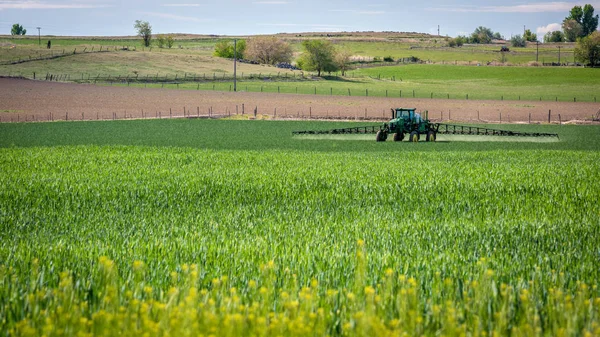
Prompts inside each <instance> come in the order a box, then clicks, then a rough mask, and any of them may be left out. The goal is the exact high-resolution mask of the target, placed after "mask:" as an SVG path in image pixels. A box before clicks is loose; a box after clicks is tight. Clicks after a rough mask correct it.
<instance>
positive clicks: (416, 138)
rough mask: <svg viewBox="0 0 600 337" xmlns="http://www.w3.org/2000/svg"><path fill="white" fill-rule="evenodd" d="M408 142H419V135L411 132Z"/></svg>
mask: <svg viewBox="0 0 600 337" xmlns="http://www.w3.org/2000/svg"><path fill="white" fill-rule="evenodd" d="M409 140H410V141H411V142H413V143H417V142H418V141H419V133H418V132H417V131H413V132H411V133H410V138H409Z"/></svg>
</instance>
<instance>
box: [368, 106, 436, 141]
mask: <svg viewBox="0 0 600 337" xmlns="http://www.w3.org/2000/svg"><path fill="white" fill-rule="evenodd" d="M436 126H437V124H435V123H431V122H430V121H429V118H428V112H427V111H425V118H423V117H422V116H421V114H420V113H418V112H416V109H414V108H411V109H406V108H397V109H392V120H390V121H389V122H388V123H385V124H383V127H381V129H380V130H379V131H377V136H376V140H377V141H378V142H385V141H386V140H387V137H388V135H389V134H391V133H393V134H394V141H395V142H401V141H402V140H404V137H405V136H406V135H408V141H410V142H418V141H419V140H420V138H421V135H425V139H426V140H427V141H428V142H435V139H436V134H437V127H436Z"/></svg>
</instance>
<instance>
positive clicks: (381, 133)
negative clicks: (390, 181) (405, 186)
mask: <svg viewBox="0 0 600 337" xmlns="http://www.w3.org/2000/svg"><path fill="white" fill-rule="evenodd" d="M428 115H429V113H428V112H427V111H425V118H423V117H422V116H421V114H420V113H417V112H416V109H414V108H410V109H406V108H396V109H392V119H391V120H390V121H389V122H387V123H384V124H383V125H380V126H376V125H369V126H354V127H350V128H342V129H332V130H307V131H293V132H292V134H293V135H348V134H376V138H375V139H376V140H377V141H378V142H385V141H386V140H387V138H388V135H389V134H392V133H393V134H394V141H396V142H401V141H402V140H404V137H405V136H406V135H408V140H409V141H410V142H414V143H416V142H418V141H419V140H420V139H421V135H425V140H427V141H428V142H435V140H436V138H437V135H438V134H442V135H472V136H513V137H514V136H516V137H556V138H558V134H556V133H540V132H516V131H511V130H498V129H489V128H483V127H479V126H469V125H455V124H445V123H432V122H431V121H429V116H428ZM598 115H599V116H600V111H599V112H598Z"/></svg>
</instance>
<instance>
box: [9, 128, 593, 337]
mask: <svg viewBox="0 0 600 337" xmlns="http://www.w3.org/2000/svg"><path fill="white" fill-rule="evenodd" d="M158 122H160V121H158ZM166 122H169V121H166ZM141 123H150V124H153V123H156V122H151V121H145V122H141ZM161 123H162V124H163V126H164V125H167V124H165V121H162V122H161ZM188 123H189V122H188ZM230 123H234V124H233V125H236V124H237V125H238V126H240V127H241V128H242V129H244V128H245V129H246V131H245V132H242V135H244V137H245V139H244V142H245V143H246V144H247V148H246V149H243V150H242V149H240V150H227V149H228V146H227V143H228V140H227V139H223V140H221V142H217V143H213V147H214V148H213V149H192V148H189V147H173V146H172V145H176V146H177V144H178V143H177V142H175V143H174V142H172V141H171V142H169V141H163V143H164V145H165V146H158V147H157V146H151V147H148V146H131V145H129V146H119V145H113V146H97V145H77V144H79V143H77V142H73V145H74V146H58V147H54V146H50V147H31V148H18V147H17V148H3V149H0V153H1V156H0V158H2V161H1V163H0V167H1V168H2V170H1V172H3V173H2V174H1V175H0V182H1V183H2V186H4V188H3V189H2V191H1V192H0V199H1V200H2V202H1V203H0V205H2V206H0V215H1V217H0V223H2V226H3V230H2V232H1V234H0V238H1V239H2V240H0V241H1V242H2V245H1V246H0V256H1V257H2V258H1V260H2V261H5V263H3V264H2V265H3V267H2V268H0V271H1V273H0V282H2V284H4V285H7V284H9V283H10V284H11V285H12V286H11V287H6V286H3V287H2V289H3V291H2V293H1V294H0V296H2V298H4V299H8V298H12V299H13V300H11V301H8V300H3V301H2V303H4V305H2V306H1V307H0V313H2V315H3V317H6V318H7V325H5V329H7V330H5V332H6V331H9V332H13V333H17V334H18V333H26V332H31V333H42V332H44V331H55V332H56V333H59V332H60V331H67V330H69V331H81V332H87V333H95V334H98V333H100V332H102V331H106V329H107V327H108V326H112V328H111V331H115V330H114V329H117V330H118V331H122V332H124V333H126V332H136V333H143V332H149V333H152V332H155V333H157V332H160V333H163V334H169V335H170V334H173V335H175V334H177V333H181V331H187V332H189V333H210V332H211V331H212V332H217V331H219V333H220V334H223V335H236V334H240V333H242V334H246V333H253V332H254V333H256V334H259V335H267V334H271V333H275V331H279V332H280V333H285V334H294V333H296V334H298V335H305V334H307V333H318V334H326V335H327V334H333V335H369V334H384V333H394V332H395V333H401V332H407V333H410V334H414V333H419V334H424V335H431V336H433V335H435V334H436V333H438V332H439V331H444V332H446V333H447V334H449V335H453V334H459V333H460V332H464V333H474V334H478V335H481V334H482V333H483V332H485V333H487V334H491V333H492V332H494V331H495V332H496V333H500V334H505V333H507V332H508V331H509V330H510V331H512V332H513V333H518V332H520V333H522V334H525V335H526V334H528V333H529V332H530V331H534V330H535V329H542V331H546V333H545V334H546V335H553V334H556V333H558V332H559V331H563V329H565V330H564V331H571V333H578V332H589V333H597V332H598V330H597V329H598V317H599V316H598V310H599V308H600V307H599V305H600V302H599V301H600V300H599V299H598V297H599V295H600V294H599V292H598V289H597V282H598V281H597V280H598V276H599V275H598V271H599V270H600V269H599V268H598V260H597V256H596V243H597V242H598V241H599V240H600V237H598V235H599V233H600V221H599V220H598V219H599V217H598V216H597V209H596V204H597V202H596V201H597V200H598V197H600V194H599V193H600V192H599V191H600V185H599V184H600V183H599V181H600V180H599V179H598V172H599V169H600V166H599V164H598V163H600V158H599V154H598V152H597V151H589V150H588V151H571V150H559V151H556V150H553V151H545V150H536V149H535V148H529V147H528V146H541V145H542V144H537V145H536V144H521V145H519V146H518V147H514V148H515V150H496V151H495V150H490V148H489V147H487V148H488V150H484V151H476V152H469V151H468V149H470V148H473V147H475V146H477V145H476V144H465V143H460V142H458V143H453V144H408V143H406V144H401V145H403V146H404V148H405V149H409V151H408V152H405V151H398V150H397V149H395V148H392V145H398V144H393V143H390V144H384V145H386V147H384V148H381V147H380V149H379V150H378V151H375V152H372V151H369V150H367V149H369V148H370V147H372V146H373V145H378V144H374V143H365V142H360V141H359V142H339V141H332V142H330V144H327V145H322V148H321V149H322V151H319V152H315V151H314V150H308V149H307V148H304V149H302V148H301V147H300V146H301V145H299V144H304V143H305V142H297V141H295V140H293V139H290V140H288V142H290V144H294V145H291V146H293V147H296V148H297V149H298V150H293V149H292V148H290V149H288V150H283V149H271V150H268V149H262V145H261V141H259V139H261V138H269V140H270V141H272V142H276V141H277V139H275V138H274V137H279V134H278V133H273V132H270V131H272V130H275V129H276V128H277V127H278V126H276V125H273V123H271V124H264V123H253V122H249V121H246V122H242V121H240V122H230ZM63 124H64V127H65V128H67V129H69V130H70V133H75V134H77V133H81V134H82V135H83V134H85V133H87V131H86V130H87V128H85V127H84V128H83V129H81V127H83V126H85V124H86V123H63ZM105 124H108V126H109V127H110V128H112V127H114V126H111V125H110V124H113V125H115V124H114V123H110V122H105ZM125 124H127V123H125ZM202 124H203V125H206V126H207V128H212V129H214V133H215V134H219V133H221V134H222V132H223V131H224V130H225V129H224V128H227V122H226V121H222V122H221V123H215V122H214V121H204V122H203V123H202ZM292 124H293V123H292ZM300 124H302V123H300ZM316 124H319V123H316ZM320 124H323V123H320ZM325 124H327V123H325ZM45 125H51V124H45ZM133 125H136V124H130V125H129V126H128V127H130V128H131V127H132V126H133ZM137 125H138V126H139V124H137ZM178 125H179V126H182V125H183V124H178ZM41 126H42V127H44V125H41ZM125 126H127V125H125ZM4 127H7V126H6V125H5V126H4ZM14 127H19V126H17V125H13V126H11V128H14ZM20 127H25V128H33V127H36V125H35V124H25V125H22V126H20ZM37 127H39V125H38V126H37ZM90 127H95V126H93V125H91V126H90ZM301 127H306V125H304V126H301ZM286 128H291V126H287V127H286ZM178 129H179V128H178ZM178 129H171V131H168V132H170V133H171V135H172V136H173V132H174V130H178ZM179 130H181V131H179V132H180V133H179V136H180V137H186V135H188V133H187V132H182V131H183V130H184V129H179ZM573 130H577V129H576V127H574V129H573ZM573 130H571V131H572V132H574V133H575V132H577V131H573ZM17 131H18V132H19V133H26V131H25V130H23V129H21V130H20V131H19V130H18V129H17ZM596 131H597V128H590V129H589V130H588V132H591V133H588V137H586V136H585V135H583V136H582V138H588V139H591V140H592V141H593V142H595V144H597V139H596V138H597V137H596V138H594V137H593V136H592V137H591V138H590V137H589V136H591V135H592V134H593V133H594V132H596ZM138 132H139V133H138V136H137V137H138V138H140V139H141V138H146V137H144V136H143V135H148V134H151V133H148V132H145V131H143V130H139V131H138ZM165 132H167V130H165ZM584 132H585V131H584ZM3 134H4V135H6V134H7V133H6V132H3ZM251 135H254V136H251ZM129 137H130V136H129ZM187 137H189V136H187ZM290 137H291V136H289V135H288V138H290ZM11 138H12V139H14V140H15V141H17V144H19V143H20V142H21V140H19V138H17V137H11ZM126 138H128V137H127V136H126V137H123V140H122V141H124V140H125V139H126ZM150 138H152V136H151V137H150ZM202 138H204V139H209V138H214V135H213V134H211V133H207V134H204V135H202ZM46 139H47V140H46V142H47V143H46V144H52V142H53V140H52V139H51V138H46ZM567 139H569V137H567ZM318 142H322V141H315V142H314V144H316V143H318ZM576 142H577V138H574V135H573V136H572V137H571V138H570V140H569V141H567V144H566V146H567V147H568V146H573V145H574V143H576ZM170 144H171V146H169V145H170ZM361 144H362V145H361ZM569 144H570V145H569ZM332 145H335V146H333V147H332ZM387 145H389V146H387ZM421 145H423V146H421ZM429 145H433V146H438V145H439V146H444V145H446V149H445V151H444V152H443V153H440V152H438V151H436V150H435V149H433V148H431V149H430V151H425V152H423V151H422V149H423V148H424V147H425V146H429ZM409 146H412V149H410V147H409ZM448 146H449V148H448ZM498 146H504V147H505V148H506V147H507V146H509V145H502V144H500V145H498ZM549 146H551V145H549ZM326 147H327V148H328V149H327V150H325V148H326ZM528 148H529V149H528ZM353 149H354V152H352V150H353ZM357 149H361V151H359V152H355V151H356V150H357ZM391 163H394V165H392V166H391V165H390V164H391ZM402 163H405V164H402ZM19 294H23V295H19ZM90 294H94V295H93V296H91V295H90ZM90 296H91V297H90ZM561 307H564V308H565V309H564V310H558V308H561ZM59 308H63V309H59ZM490 308H491V310H492V312H491V313H489V310H490ZM506 308H515V309H514V310H506ZM61 310H67V311H68V312H69V316H65V315H61V314H60V313H61ZM541 312H543V313H545V314H543V315H542V314H541ZM184 317H188V319H191V320H190V321H186V320H183V318H184ZM173 318H177V323H175V321H170V319H173ZM570 320H576V321H577V322H578V324H577V325H575V326H573V325H567V323H566V322H567V321H570ZM82 322H83V324H82ZM187 322H189V323H187ZM193 322H197V323H198V324H193ZM511 327H512V328H511ZM228 329H231V330H228ZM531 329H533V330H531Z"/></svg>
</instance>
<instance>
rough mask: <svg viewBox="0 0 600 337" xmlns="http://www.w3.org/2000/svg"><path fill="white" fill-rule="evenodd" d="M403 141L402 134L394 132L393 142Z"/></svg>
mask: <svg viewBox="0 0 600 337" xmlns="http://www.w3.org/2000/svg"><path fill="white" fill-rule="evenodd" d="M403 139H404V132H396V133H395V134H394V141H395V142H401V141H402V140H403Z"/></svg>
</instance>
